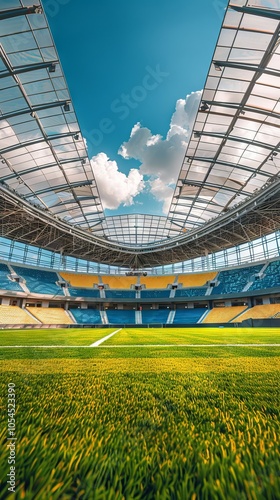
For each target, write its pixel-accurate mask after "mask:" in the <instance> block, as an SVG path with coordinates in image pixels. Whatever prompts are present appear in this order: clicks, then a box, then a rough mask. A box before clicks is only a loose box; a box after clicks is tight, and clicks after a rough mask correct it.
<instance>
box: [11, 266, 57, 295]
mask: <svg viewBox="0 0 280 500" xmlns="http://www.w3.org/2000/svg"><path fill="white" fill-rule="evenodd" d="M13 269H14V270H15V272H16V273H17V274H18V275H19V276H21V277H22V278H23V279H24V280H25V281H26V286H27V288H28V289H29V290H30V292H32V293H42V294H48V295H64V293H63V291H62V289H61V288H60V286H58V285H56V281H58V280H59V278H58V276H57V274H56V273H54V272H52V271H42V270H41V269H30V268H27V267H21V266H13Z"/></svg>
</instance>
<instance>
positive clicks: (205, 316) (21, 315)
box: [0, 304, 280, 325]
mask: <svg viewBox="0 0 280 500" xmlns="http://www.w3.org/2000/svg"><path fill="white" fill-rule="evenodd" d="M279 314H280V304H267V305H258V306H254V307H252V308H247V307H246V306H231V307H216V308H214V309H211V310H210V311H208V309H206V308H190V309H187V308H186V309H177V310H176V311H171V310H170V309H167V308H165V309H151V310H145V309H144V310H143V311H135V310H134V309H129V310H125V309H107V310H106V311H99V310H97V309H72V308H71V309H69V311H66V310H64V309H62V308H52V307H26V308H25V309H22V308H20V307H18V306H4V305H0V324H2V325H17V324H26V325H35V324H45V325H70V324H75V323H77V324H88V325H90V324H95V325H98V324H100V325H101V324H136V323H138V324H166V323H169V324H174V325H184V324H185V325H192V324H197V323H204V324H205V323H208V324H209V323H229V322H236V323H239V322H242V321H244V320H245V319H249V318H253V319H257V318H273V317H279V316H278V315H279Z"/></svg>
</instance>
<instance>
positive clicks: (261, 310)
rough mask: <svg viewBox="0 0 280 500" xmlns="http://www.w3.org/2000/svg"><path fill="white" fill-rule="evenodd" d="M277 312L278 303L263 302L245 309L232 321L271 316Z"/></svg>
mask: <svg viewBox="0 0 280 500" xmlns="http://www.w3.org/2000/svg"><path fill="white" fill-rule="evenodd" d="M278 312H280V304H263V305H260V306H254V307H251V309H248V310H247V311H245V312H244V313H243V314H241V315H240V316H238V318H236V319H235V320H234V323H240V322H241V321H244V320H245V319H250V318H252V319H262V318H272V317H273V316H275V314H277V313H278Z"/></svg>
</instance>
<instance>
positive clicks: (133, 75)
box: [43, 0, 227, 215]
mask: <svg viewBox="0 0 280 500" xmlns="http://www.w3.org/2000/svg"><path fill="white" fill-rule="evenodd" d="M43 5H44V7H45V10H46V14H47V17H48V20H49V23H50V27H51V30H52V34H53V37H54V41H55V44H56V46H57V50H58V53H59V56H60V59H61V62H62V65H63V69H64V72H65V76H66V79H67V82H68V86H69V89H70V93H71V96H72V100H73V104H74V107H75V110H76V113H77V116H78V120H79V123H80V127H81V130H82V133H83V136H84V137H85V138H86V140H87V145H88V152H89V157H90V158H93V159H92V166H93V170H94V173H95V176H96V179H97V182H98V186H99V190H100V194H101V196H102V199H103V203H104V206H105V208H106V213H107V214H108V215H113V214H117V213H131V212H133V213H134V212H135V213H136V212H137V213H155V214H159V215H161V214H164V212H165V213H166V211H167V209H168V205H169V201H170V196H171V194H172V188H173V186H174V182H176V179H177V176H178V173H179V170H180V167H181V162H182V158H183V154H184V151H185V149H186V144H187V137H188V131H189V129H190V127H191V124H192V120H193V119H194V117H195V113H196V109H197V105H198V102H199V99H200V96H199V95H198V94H192V93H194V92H196V91H199V90H202V88H203V86H204V83H205V79H206V76H207V72H208V68H209V64H210V61H211V58H212V55H213V51H214V48H215V44H216V41H217V38H218V35H219V30H220V26H221V23H222V19H223V15H224V9H225V7H226V5H227V0H200V1H196V2H195V1H191V0H174V1H173V2H171V1H170V0H161V1H160V0H141V2H140V1H138V2H136V1H131V0H130V1H128V0H120V1H119V2H116V1H112V0H103V1H102V2H101V1H96V0H83V1H82V2H80V3H77V2H76V1H74V0H43ZM190 94H192V95H191V97H190V98H187V96H188V95H190ZM175 110H176V112H175Z"/></svg>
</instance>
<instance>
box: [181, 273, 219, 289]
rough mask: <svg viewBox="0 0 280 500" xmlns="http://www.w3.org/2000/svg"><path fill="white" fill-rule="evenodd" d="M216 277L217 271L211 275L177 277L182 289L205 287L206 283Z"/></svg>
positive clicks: (182, 275) (183, 275)
mask: <svg viewBox="0 0 280 500" xmlns="http://www.w3.org/2000/svg"><path fill="white" fill-rule="evenodd" d="M216 276H217V271H214V272H211V273H199V274H180V275H179V276H178V284H179V283H182V285H183V287H192V288H193V287H194V288H195V287H197V286H204V285H206V283H207V281H212V280H214V279H215V277H216Z"/></svg>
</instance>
